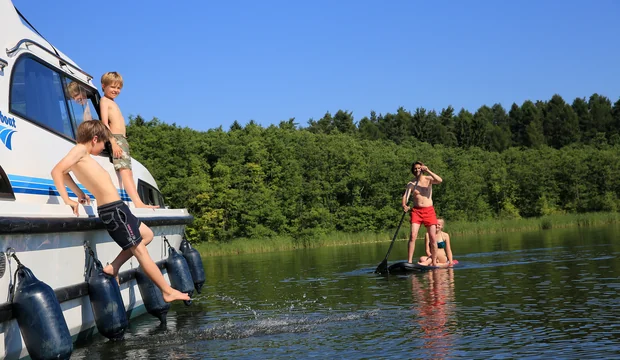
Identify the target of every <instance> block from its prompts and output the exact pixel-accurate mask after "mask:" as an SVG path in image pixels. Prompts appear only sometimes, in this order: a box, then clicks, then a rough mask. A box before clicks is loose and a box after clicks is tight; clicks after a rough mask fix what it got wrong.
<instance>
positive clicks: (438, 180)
mask: <svg viewBox="0 0 620 360" xmlns="http://www.w3.org/2000/svg"><path fill="white" fill-rule="evenodd" d="M422 171H424V172H426V173H428V174H429V175H430V176H431V184H441V182H442V181H443V179H442V178H440V177H439V175H437V174H435V173H434V172H432V171H431V170H430V169H429V168H428V166H422Z"/></svg>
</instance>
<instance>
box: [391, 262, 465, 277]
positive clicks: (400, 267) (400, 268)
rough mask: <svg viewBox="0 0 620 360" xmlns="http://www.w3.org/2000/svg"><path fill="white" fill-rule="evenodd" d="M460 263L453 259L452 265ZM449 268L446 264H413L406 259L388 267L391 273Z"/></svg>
mask: <svg viewBox="0 0 620 360" xmlns="http://www.w3.org/2000/svg"><path fill="white" fill-rule="evenodd" d="M458 263H459V262H458V260H453V261H452V266H454V265H457V264H458ZM447 268H448V267H445V266H426V265H420V264H418V263H413V264H411V263H408V262H406V261H402V262H397V263H394V264H392V265H390V266H389V267H388V272H389V273H390V274H403V273H408V272H413V271H429V270H435V269H447Z"/></svg>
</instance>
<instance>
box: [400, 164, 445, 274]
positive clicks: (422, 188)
mask: <svg viewBox="0 0 620 360" xmlns="http://www.w3.org/2000/svg"><path fill="white" fill-rule="evenodd" d="M423 172H425V173H427V174H428V175H430V176H427V175H422V173H423ZM411 173H413V175H414V176H415V181H410V182H409V183H408V184H407V188H406V190H405V193H404V194H403V200H402V201H403V210H404V211H405V212H408V211H409V210H410V209H411V208H410V207H409V206H407V202H408V201H409V196H411V193H412V192H413V211H412V212H411V235H410V238H409V246H408V250H409V257H408V258H407V261H408V262H409V263H413V251H414V249H415V239H416V237H417V236H418V231H419V230H420V225H422V224H424V226H426V231H427V233H428V234H429V235H430V247H431V249H430V250H431V264H432V265H433V266H435V265H436V264H437V240H436V229H435V227H436V226H435V225H436V224H437V215H436V214H435V208H434V207H433V184H441V182H442V181H443V180H442V179H441V178H440V177H439V176H438V175H437V174H435V173H433V172H432V171H430V170H429V169H428V167H427V166H426V165H424V164H423V163H422V162H420V161H416V162H415V163H413V165H411Z"/></svg>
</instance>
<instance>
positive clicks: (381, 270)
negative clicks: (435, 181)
mask: <svg viewBox="0 0 620 360" xmlns="http://www.w3.org/2000/svg"><path fill="white" fill-rule="evenodd" d="M418 181H419V178H418V179H416V181H415V185H414V186H413V190H412V191H411V192H412V193H413V192H414V191H415V189H416V188H417V187H418ZM409 196H411V194H409ZM405 215H407V212H406V211H403V216H401V218H400V222H399V223H398V227H397V228H396V232H395V233H394V237H393V238H392V242H391V243H390V248H389V249H388V252H387V254H385V259H383V261H382V262H381V264H379V266H377V269H375V274H385V273H386V272H388V262H387V260H388V256H390V252H391V251H392V246H394V241H396V236H398V231H399V230H400V226H401V225H402V224H403V220H405Z"/></svg>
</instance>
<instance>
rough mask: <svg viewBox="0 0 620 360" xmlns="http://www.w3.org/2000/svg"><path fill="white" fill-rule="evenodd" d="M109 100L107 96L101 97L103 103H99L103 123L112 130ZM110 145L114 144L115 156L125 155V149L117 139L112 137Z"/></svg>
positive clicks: (113, 151)
mask: <svg viewBox="0 0 620 360" xmlns="http://www.w3.org/2000/svg"><path fill="white" fill-rule="evenodd" d="M108 101H110V100H108V99H107V98H105V97H104V98H102V99H101V103H100V104H99V112H100V113H101V122H102V123H103V125H105V126H106V127H107V128H108V130H110V131H112V129H111V128H110V113H109V111H108V110H109V109H110V107H109V106H108ZM110 145H112V153H113V154H112V155H113V156H114V157H115V158H120V157H121V156H122V155H123V150H122V149H121V147H120V146H118V144H117V143H116V140H114V139H113V138H110Z"/></svg>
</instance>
